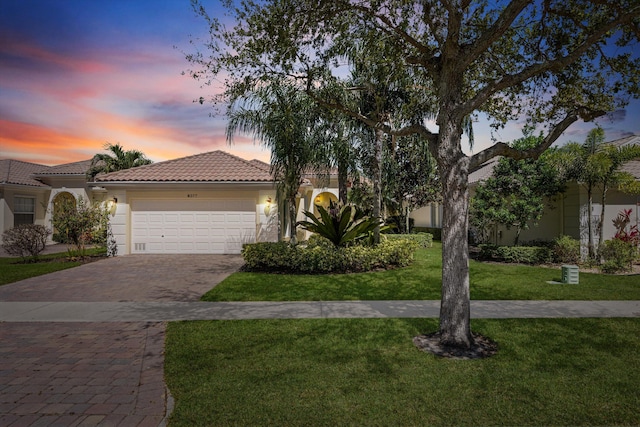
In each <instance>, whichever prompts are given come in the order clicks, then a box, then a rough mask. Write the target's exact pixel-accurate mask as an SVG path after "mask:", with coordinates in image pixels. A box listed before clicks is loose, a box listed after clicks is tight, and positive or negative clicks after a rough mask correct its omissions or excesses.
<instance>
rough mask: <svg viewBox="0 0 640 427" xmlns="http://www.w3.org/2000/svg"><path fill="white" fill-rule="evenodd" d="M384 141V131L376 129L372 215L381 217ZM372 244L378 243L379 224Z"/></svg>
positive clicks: (374, 231)
mask: <svg viewBox="0 0 640 427" xmlns="http://www.w3.org/2000/svg"><path fill="white" fill-rule="evenodd" d="M383 141H384V132H382V131H381V130H379V129H376V135H375V141H374V147H373V148H374V149H373V157H374V158H373V168H372V169H373V170H372V171H371V172H372V175H373V176H372V180H373V216H374V217H376V218H381V215H380V206H381V205H382V186H381V184H382V142H383ZM373 242H374V244H376V245H377V244H378V243H380V226H379V225H378V226H377V227H376V228H375V229H374V230H373Z"/></svg>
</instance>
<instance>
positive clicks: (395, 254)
mask: <svg viewBox="0 0 640 427" xmlns="http://www.w3.org/2000/svg"><path fill="white" fill-rule="evenodd" d="M417 248H418V243H417V242H416V241H414V240H406V239H387V240H384V241H382V242H380V244H379V245H377V246H363V245H354V246H349V247H346V248H339V247H336V246H334V245H333V244H331V242H329V241H328V240H326V239H317V238H316V239H311V240H310V241H309V242H308V243H307V244H299V245H291V244H289V243H287V242H261V243H250V244H246V245H244V246H243V248H242V256H243V258H244V261H245V266H244V270H246V271H265V272H282V273H307V274H314V273H341V272H362V271H371V270H374V269H378V268H385V269H386V268H395V267H404V266H407V265H409V264H410V263H411V262H413V256H414V253H415V251H416V249H417Z"/></svg>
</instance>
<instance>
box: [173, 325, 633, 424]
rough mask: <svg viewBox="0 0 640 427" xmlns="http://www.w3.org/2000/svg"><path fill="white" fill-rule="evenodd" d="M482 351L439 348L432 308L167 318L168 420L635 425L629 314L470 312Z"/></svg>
mask: <svg viewBox="0 0 640 427" xmlns="http://www.w3.org/2000/svg"><path fill="white" fill-rule="evenodd" d="M472 328H473V329H474V331H476V332H479V333H482V334H484V335H487V336H490V337H491V338H493V339H494V340H496V341H497V342H498V345H499V352H498V354H497V355H495V356H493V357H491V358H489V359H482V360H473V361H460V360H457V361H456V360H447V359H439V358H436V357H435V356H433V355H430V354H427V353H424V352H421V351H419V350H418V349H417V348H416V347H415V346H414V345H413V343H412V341H411V339H412V337H413V336H415V335H418V334H419V333H422V332H427V331H434V330H436V329H437V321H436V320H434V319H329V320H327V319H318V320H256V321H206V322H205V321H199V322H180V323H170V324H169V326H168V330H167V337H166V353H165V376H166V381H167V384H168V386H169V388H170V390H171V393H172V395H173V396H174V398H175V402H176V405H175V409H174V411H173V413H172V415H171V418H170V426H173V427H177V426H213V425H215V426H225V425H288V426H303V425H304V426H335V425H353V426H355V425H358V426H366V425H389V426H391V425H403V426H408V425H433V426H445V425H487V426H489V425H522V426H527V425H529V426H530V425H575V426H582V425H637V424H638V421H639V418H638V408H640V389H638V384H640V337H639V336H638V333H637V332H638V330H640V319H535V320H534V319H527V320H515V319H514V320H474V321H472Z"/></svg>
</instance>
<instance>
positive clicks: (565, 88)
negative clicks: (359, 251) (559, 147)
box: [188, 0, 640, 348]
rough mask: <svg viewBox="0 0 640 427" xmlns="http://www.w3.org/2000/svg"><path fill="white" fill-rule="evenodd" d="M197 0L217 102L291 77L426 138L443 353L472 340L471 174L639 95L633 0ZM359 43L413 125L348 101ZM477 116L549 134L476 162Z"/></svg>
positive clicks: (198, 71)
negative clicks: (219, 12)
mask: <svg viewBox="0 0 640 427" xmlns="http://www.w3.org/2000/svg"><path fill="white" fill-rule="evenodd" d="M192 2H193V4H194V6H195V8H196V10H197V11H198V12H199V13H200V14H201V15H202V16H204V17H205V18H206V19H207V22H208V24H209V26H210V32H209V33H210V35H211V38H210V39H209V40H207V41H206V42H205V49H204V50H200V51H197V52H194V53H192V54H190V55H189V56H188V59H189V60H190V61H191V63H192V64H193V65H194V69H193V70H192V76H193V77H195V78H199V79H204V81H205V82H212V81H213V80H214V79H217V78H219V77H221V76H222V77H223V78H224V89H223V92H222V93H220V94H217V96H214V100H217V101H225V102H226V101H229V100H231V101H232V100H233V99H235V98H237V97H239V96H242V94H243V93H245V92H246V91H247V90H252V89H253V88H254V87H256V86H261V85H264V84H267V83H268V82H269V81H273V80H281V79H286V80H288V81H290V82H293V83H294V84H295V85H296V86H297V87H298V88H299V90H301V91H304V92H305V93H306V94H307V96H309V97H310V98H311V99H313V100H315V101H316V102H317V103H319V104H322V105H324V106H327V107H330V108H333V109H335V110H337V111H341V112H342V113H343V114H346V115H348V116H351V117H353V118H356V119H358V120H360V121H361V122H363V123H365V124H367V125H368V126H370V127H372V128H374V129H376V130H377V131H380V132H385V133H387V134H392V135H396V136H403V135H411V134H419V135H421V136H422V137H423V138H424V139H425V140H427V141H428V144H429V149H430V151H431V154H432V155H433V157H434V158H435V159H436V162H437V164H438V170H439V173H440V182H441V183H442V190H443V191H442V196H443V201H444V203H443V221H442V224H443V237H442V239H443V285H442V304H441V310H440V331H439V332H440V336H441V342H442V343H443V344H447V345H454V346H457V347H463V348H469V347H471V346H472V345H473V337H472V335H471V330H470V326H469V325H470V303H469V275H468V245H467V230H468V208H469V191H468V174H469V171H471V170H474V169H476V168H478V167H479V166H480V165H482V164H483V163H485V162H486V161H487V160H489V159H491V158H493V157H495V156H497V155H502V156H507V157H512V158H516V159H520V158H527V157H532V156H537V155H539V154H540V153H542V152H543V151H544V150H546V149H547V148H548V147H549V146H550V145H551V144H552V143H553V142H554V141H556V140H557V138H558V137H559V136H560V135H561V134H562V133H563V132H564V131H565V130H566V129H567V128H568V127H569V126H570V125H571V124H572V123H575V122H576V121H578V120H584V121H589V120H592V119H594V118H596V117H598V116H601V115H603V114H605V113H606V112H608V111H613V110H615V109H618V108H622V107H624V106H625V104H626V103H627V101H628V99H629V97H632V96H633V97H637V96H638V95H639V92H640V88H639V85H640V78H639V76H638V71H637V70H638V68H639V65H640V59H639V58H637V55H634V47H635V46H636V45H637V42H638V35H639V34H640V4H639V3H638V2H637V0H597V1H592V0H544V1H540V0H537V1H536V0H511V1H489V0H479V1H470V0H422V1H405V0H334V1H327V2H319V1H315V0H270V1H254V0H246V1H243V2H241V3H239V4H235V3H234V2H233V1H231V0H227V1H225V2H224V4H225V5H226V6H227V7H228V9H229V11H230V15H231V17H232V18H233V20H234V21H235V22H234V23H233V24H231V25H229V26H226V25H225V24H224V23H222V22H221V21H219V20H217V19H216V18H215V17H210V16H208V15H207V13H206V10H205V9H204V8H203V7H202V6H201V5H200V4H199V2H198V1H197V0H192ZM354 49H359V50H361V51H362V52H366V56H364V57H362V58H361V60H362V61H363V63H362V64H361V65H362V67H364V68H365V69H370V70H379V69H384V70H385V72H384V80H385V83H386V84H385V87H387V88H391V89H392V90H393V91H394V92H395V91H397V92H399V93H402V96H398V97H396V98H395V99H396V100H397V101H396V102H398V104H397V105H395V106H394V108H395V109H396V110H397V111H399V112H400V113H401V117H402V118H403V119H404V120H396V116H395V115H389V114H378V115H370V114H366V113H367V112H365V111H361V110H360V109H358V106H357V104H355V105H354V104H350V103H348V102H343V100H344V99H345V96H343V95H344V94H345V93H350V92H354V91H365V90H366V89H367V85H366V84H363V85H362V86H353V85H351V84H350V83H349V79H347V78H345V76H348V74H349V70H351V69H353V64H352V63H350V62H349V61H348V58H349V57H350V53H351V52H352V51H353V50H354ZM636 52H637V51H636ZM407 81H410V82H412V83H411V84H408V85H407V84H406V82H407ZM365 83H366V82H365ZM328 88H330V89H331V90H328ZM480 113H483V114H486V116H487V117H488V118H489V120H490V121H491V122H492V124H493V125H494V126H496V127H500V126H503V125H504V124H505V123H507V122H509V121H514V120H526V121H527V122H529V123H530V124H531V125H534V126H538V128H539V129H540V130H543V132H544V137H543V141H542V143H541V144H539V145H538V146H536V147H534V148H530V149H525V150H521V149H518V148H515V147H511V146H509V145H508V144H506V143H503V142H496V143H495V144H494V145H493V146H491V147H489V148H487V149H485V150H482V151H480V152H478V153H475V154H474V155H472V156H466V155H465V154H464V153H463V152H462V147H461V141H462V139H461V137H462V134H463V132H465V131H466V132H467V133H469V131H470V130H471V127H472V122H473V119H474V118H475V117H476V116H477V115H478V114H480ZM426 118H433V119H435V123H436V125H437V130H436V129H435V127H433V128H430V127H429V126H428V125H427V122H426V121H425V119H426Z"/></svg>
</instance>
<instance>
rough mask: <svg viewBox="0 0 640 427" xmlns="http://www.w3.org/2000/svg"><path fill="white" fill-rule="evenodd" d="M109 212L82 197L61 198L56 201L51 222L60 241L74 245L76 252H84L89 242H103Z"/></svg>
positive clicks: (104, 241) (104, 240)
mask: <svg viewBox="0 0 640 427" xmlns="http://www.w3.org/2000/svg"><path fill="white" fill-rule="evenodd" d="M108 217H109V213H108V211H107V210H106V209H105V208H104V207H102V206H100V204H98V203H90V202H89V201H87V200H86V199H85V198H84V197H80V198H79V199H78V200H77V202H76V200H69V199H63V200H60V201H58V202H57V203H56V206H55V209H54V210H53V215H52V218H51V222H52V224H53V227H54V228H55V229H56V231H57V233H56V237H57V238H59V239H60V240H57V241H60V242H65V243H70V244H73V245H75V246H76V249H77V251H78V253H81V254H82V253H84V252H85V245H87V244H90V243H98V244H105V243H106V236H107V222H108Z"/></svg>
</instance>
